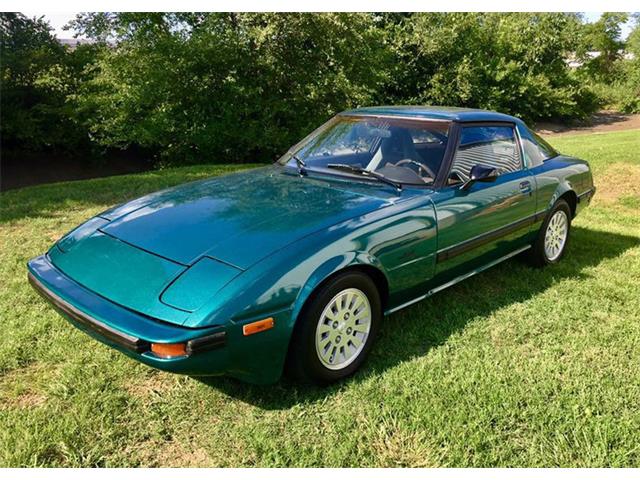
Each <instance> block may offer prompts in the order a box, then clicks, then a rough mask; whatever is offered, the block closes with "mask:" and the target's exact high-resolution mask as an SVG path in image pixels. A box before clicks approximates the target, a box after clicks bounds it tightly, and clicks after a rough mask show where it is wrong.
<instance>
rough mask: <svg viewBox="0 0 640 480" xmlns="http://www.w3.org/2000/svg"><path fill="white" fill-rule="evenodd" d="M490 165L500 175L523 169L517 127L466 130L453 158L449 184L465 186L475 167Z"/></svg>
mask: <svg viewBox="0 0 640 480" xmlns="http://www.w3.org/2000/svg"><path fill="white" fill-rule="evenodd" d="M478 164H480V165H486V166H487V167H493V168H495V169H497V170H498V173H499V174H500V175H502V174H505V173H509V172H515V171H518V170H520V169H521V168H522V160H521V159H520V154H519V152H518V143H517V142H516V136H515V132H514V130H513V127H502V126H491V127H489V126H487V127H482V126H478V127H463V128H462V132H461V137H460V144H459V145H458V149H457V151H456V154H455V157H454V158H453V164H452V165H451V173H450V174H449V183H450V184H453V183H458V182H461V181H462V182H465V181H467V180H468V179H469V173H470V172H471V168H472V167H473V166H474V165H478Z"/></svg>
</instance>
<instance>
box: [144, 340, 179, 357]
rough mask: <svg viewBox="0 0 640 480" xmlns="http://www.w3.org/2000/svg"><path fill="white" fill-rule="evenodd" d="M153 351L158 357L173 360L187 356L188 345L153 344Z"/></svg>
mask: <svg viewBox="0 0 640 480" xmlns="http://www.w3.org/2000/svg"><path fill="white" fill-rule="evenodd" d="M151 351H152V352H153V353H155V354H156V355H157V356H158V357H162V358H172V357H181V356H183V355H186V354H187V344H186V343H152V344H151Z"/></svg>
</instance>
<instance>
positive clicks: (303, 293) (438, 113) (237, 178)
mask: <svg viewBox="0 0 640 480" xmlns="http://www.w3.org/2000/svg"><path fill="white" fill-rule="evenodd" d="M594 193H595V188H594V185H593V180H592V176H591V172H590V169H589V166H588V164H587V163H586V162H585V161H582V160H578V159H576V158H571V157H568V156H565V155H562V154H560V153H558V152H557V151H556V150H554V149H553V148H552V147H551V146H550V145H549V144H548V143H547V142H545V141H544V140H543V139H541V138H540V137H538V136H537V135H536V134H535V133H533V132H532V131H531V130H530V129H529V128H527V126H526V125H525V124H524V123H523V122H522V121H521V120H519V119H517V118H514V117H512V116H508V115H504V114H500V113H495V112H489V111H483V110H472V109H460V108H442V107H371V108H361V109H357V110H352V111H347V112H343V113H341V114H339V115H337V116H336V117H334V118H332V119H331V120H329V121H328V122H327V123H325V124H324V125H322V126H321V127H320V128H318V129H317V130H315V131H314V132H312V133H311V134H310V135H308V136H307V137H306V138H304V139H303V140H302V141H301V142H299V143H298V144H296V145H295V146H293V147H292V148H291V149H290V150H289V151H288V152H287V153H286V154H285V155H284V156H283V157H282V158H281V159H280V160H279V161H277V162H276V163H275V164H273V165H271V166H266V167H263V168H258V169H254V170H249V171H245V172H242V173H236V174H232V175H227V176H223V177H216V178H210V179H206V180H202V181H198V182H194V183H189V184H185V185H181V186H178V187H174V188H170V189H168V190H164V191H161V192H157V193H153V194H150V195H147V196H144V197H142V198H139V199H137V200H133V201H130V202H127V203H124V204H122V205H119V206H116V207H114V208H111V209H110V210H107V211H105V212H103V213H101V214H99V215H97V216H96V217H94V218H91V219H89V220H88V221H87V222H85V223H83V224H82V225H80V226H79V227H77V228H76V229H75V230H73V231H71V232H70V233H68V234H67V235H65V236H64V237H63V238H61V239H60V240H59V241H58V242H57V243H56V244H55V245H53V246H52V247H51V249H50V250H49V251H48V252H47V253H46V254H44V255H42V256H39V257H37V258H34V259H33V260H31V261H30V262H29V263H28V270H29V273H28V277H29V281H30V282H31V284H32V285H33V286H34V287H35V288H36V290H38V291H39V292H40V293H41V294H42V295H43V296H44V297H45V298H46V299H47V300H49V301H50V302H51V303H52V304H53V305H54V306H55V307H56V308H57V309H58V310H59V311H60V312H61V313H62V314H63V315H64V316H65V317H66V318H67V319H68V320H69V321H70V322H71V323H73V324H74V325H75V326H77V327H78V328H80V329H82V330H84V331H85V332H87V333H88V334H89V335H91V336H93V337H95V338H96V339H98V340H99V341H101V342H103V343H106V344H107V345H110V346H112V347H114V348H116V349H118V350H120V351H121V352H123V353H125V354H127V355H129V356H130V357H132V358H135V359H136V360H139V361H141V362H143V363H145V364H147V365H150V366H152V367H156V368H159V369H163V370H168V371H171V372H176V373H183V374H188V375H228V376H231V377H235V378H239V379H242V380H245V381H248V382H252V383H271V382H275V381H277V380H278V379H279V378H280V376H281V375H282V373H283V372H284V371H287V372H288V373H290V374H291V375H292V376H293V377H294V378H297V379H299V380H301V381H305V382H315V383H319V384H326V383H330V382H333V381H336V380H340V379H343V378H345V377H347V376H349V375H351V374H352V373H353V372H355V371H356V370H357V369H358V368H359V367H360V366H361V365H362V363H363V362H364V361H365V359H366V357H367V354H368V353H369V351H370V349H371V346H372V344H373V342H374V340H375V337H376V333H377V331H378V329H379V328H380V324H381V322H382V319H383V316H385V315H389V314H391V313H393V312H396V311H398V310H400V309H401V308H404V307H407V306H409V305H412V304H414V303H416V302H419V301H420V300H423V299H425V298H427V297H429V296H430V295H433V294H435V293H437V292H439V291H441V290H443V289H445V288H446V287H448V286H451V285H453V284H455V283H457V282H459V281H461V280H464V279H466V278H468V277H470V276H471V275H474V274H476V273H479V272H481V271H483V270H485V269H487V268H489V267H491V266H493V265H495V264H497V263H498V262H501V261H503V260H506V259H508V258H510V257H513V256H515V255H517V254H521V253H522V254H523V255H526V256H528V258H529V259H530V261H531V262H532V263H533V264H534V265H537V266H544V265H548V264H554V263H556V262H558V261H559V260H560V259H561V258H562V256H563V254H564V252H565V250H566V247H567V242H568V240H569V232H570V227H571V221H572V219H573V218H574V217H575V216H576V214H578V213H579V212H580V210H581V209H582V208H584V207H585V205H587V204H588V203H589V202H590V201H591V198H592V197H593V195H594Z"/></svg>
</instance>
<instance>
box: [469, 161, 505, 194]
mask: <svg viewBox="0 0 640 480" xmlns="http://www.w3.org/2000/svg"><path fill="white" fill-rule="evenodd" d="M496 178H498V170H497V169H495V168H493V167H487V166H486V165H480V164H477V165H474V166H473V167H471V172H470V174H469V180H467V181H466V182H464V183H463V184H462V185H460V190H468V189H469V188H470V187H471V185H473V184H474V183H476V182H494V181H495V180H496Z"/></svg>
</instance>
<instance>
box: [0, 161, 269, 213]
mask: <svg viewBox="0 0 640 480" xmlns="http://www.w3.org/2000/svg"><path fill="white" fill-rule="evenodd" d="M260 166H264V165H261V164H245V165H195V166H190V167H180V168H169V169H166V170H152V171H148V172H145V173H139V174H135V175H118V176H115V177H103V178H94V179H91V180H80V181H66V182H61V183H51V184H46V185H36V186H34V187H25V188H19V189H15V190H9V191H7V192H0V223H5V222H10V221H20V220H25V219H32V218H54V217H59V216H61V215H65V214H66V212H68V211H69V209H73V208H78V207H82V208H87V207H92V206H100V207H103V208H106V207H109V206H113V205H116V204H120V203H122V202H125V201H128V200H131V199H134V198H137V197H141V196H143V195H146V194H148V193H151V192H156V191H158V190H162V189H165V188H169V187H173V186H175V185H181V184H184V183H188V182H193V181H196V180H203V179H205V178H210V177H215V176H219V175H224V174H228V173H234V172H236V171H240V170H245V169H249V168H256V167H260Z"/></svg>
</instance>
